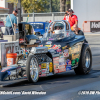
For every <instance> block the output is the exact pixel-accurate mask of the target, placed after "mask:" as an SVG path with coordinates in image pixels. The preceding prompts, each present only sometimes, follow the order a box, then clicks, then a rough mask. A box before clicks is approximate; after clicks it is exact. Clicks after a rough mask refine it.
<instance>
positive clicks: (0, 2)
mask: <svg viewBox="0 0 100 100" xmlns="http://www.w3.org/2000/svg"><path fill="white" fill-rule="evenodd" d="M0 7H4V8H8V9H9V13H12V11H13V10H14V4H13V3H11V4H10V3H8V2H7V0H0Z"/></svg>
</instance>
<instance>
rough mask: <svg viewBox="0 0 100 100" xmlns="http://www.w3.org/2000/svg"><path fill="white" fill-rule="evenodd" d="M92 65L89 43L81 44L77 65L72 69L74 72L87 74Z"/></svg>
mask: <svg viewBox="0 0 100 100" xmlns="http://www.w3.org/2000/svg"><path fill="white" fill-rule="evenodd" d="M91 67H92V53H91V49H90V47H89V45H87V44H85V45H83V48H82V51H81V56H80V60H79V64H78V67H77V68H75V69H74V71H75V73H76V74H88V73H89V72H90V70H91Z"/></svg>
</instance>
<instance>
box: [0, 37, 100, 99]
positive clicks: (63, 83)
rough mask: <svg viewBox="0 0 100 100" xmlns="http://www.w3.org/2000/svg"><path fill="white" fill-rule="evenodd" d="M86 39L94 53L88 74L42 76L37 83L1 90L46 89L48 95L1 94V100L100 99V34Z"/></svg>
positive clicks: (22, 83)
mask: <svg viewBox="0 0 100 100" xmlns="http://www.w3.org/2000/svg"><path fill="white" fill-rule="evenodd" d="M86 39H87V40H88V42H89V44H90V47H91V50H92V55H93V56H92V58H93V63H92V70H91V72H90V73H89V74H88V75H76V74H75V73H74V71H73V70H72V71H68V72H67V73H62V74H57V75H54V76H50V77H45V78H40V79H39V81H38V82H37V83H35V84H33V83H28V81H24V82H21V83H19V84H16V85H12V86H9V87H4V88H0V91H17V92H21V91H45V92H46V95H22V94H21V95H0V100H100V93H99V92H100V36H86ZM84 92H86V93H84ZM94 92H95V93H94Z"/></svg>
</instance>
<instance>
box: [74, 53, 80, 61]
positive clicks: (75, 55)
mask: <svg viewBox="0 0 100 100" xmlns="http://www.w3.org/2000/svg"><path fill="white" fill-rule="evenodd" d="M79 57H80V54H72V60H73V59H76V58H79Z"/></svg>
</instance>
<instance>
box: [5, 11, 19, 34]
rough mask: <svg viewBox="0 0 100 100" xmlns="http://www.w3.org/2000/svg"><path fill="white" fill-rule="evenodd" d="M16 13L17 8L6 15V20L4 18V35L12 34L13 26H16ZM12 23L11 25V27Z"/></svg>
mask: <svg viewBox="0 0 100 100" xmlns="http://www.w3.org/2000/svg"><path fill="white" fill-rule="evenodd" d="M17 13H18V11H17V10H14V11H13V12H12V14H10V15H8V16H7V17H6V20H5V23H6V24H5V26H6V29H5V35H14V32H13V28H14V29H16V27H17V18H16V16H17ZM12 25H13V27H12Z"/></svg>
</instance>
